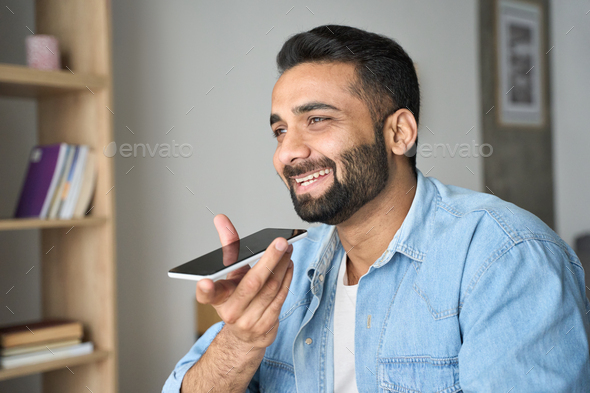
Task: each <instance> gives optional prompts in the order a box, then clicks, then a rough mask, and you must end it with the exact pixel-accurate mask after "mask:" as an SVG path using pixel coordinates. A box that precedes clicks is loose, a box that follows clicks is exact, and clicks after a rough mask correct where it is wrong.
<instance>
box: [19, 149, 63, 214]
mask: <svg viewBox="0 0 590 393" xmlns="http://www.w3.org/2000/svg"><path fill="white" fill-rule="evenodd" d="M66 148H67V144H65V143H57V144H55V145H45V146H35V147H34V148H33V149H32V150H31V154H30V157H29V169H28V170H27V177H26V178H25V182H24V183H23V188H22V190H21V194H20V199H19V202H18V207H17V208H16V212H15V214H14V216H15V217H16V218H23V217H37V218H45V217H46V216H47V211H48V209H49V204H50V202H51V197H52V196H53V192H54V191H55V187H56V185H57V183H58V181H59V177H60V174H61V167H62V166H63V162H64V158H65V154H66V152H67V149H66Z"/></svg>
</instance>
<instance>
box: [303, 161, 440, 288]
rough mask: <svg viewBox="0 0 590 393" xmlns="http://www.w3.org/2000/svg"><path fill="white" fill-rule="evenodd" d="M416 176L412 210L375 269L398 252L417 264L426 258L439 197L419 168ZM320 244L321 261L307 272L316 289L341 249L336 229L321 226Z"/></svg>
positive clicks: (319, 255) (332, 226) (311, 265)
mask: <svg viewBox="0 0 590 393" xmlns="http://www.w3.org/2000/svg"><path fill="white" fill-rule="evenodd" d="M416 172H417V174H418V179H417V183H416V194H415V195H414V200H413V201H412V205H411V206H410V210H409V211H408V214H407V215H406V217H405V218H404V221H403V222H402V225H401V227H400V228H399V229H398V231H397V232H396V234H395V236H394V237H393V239H392V240H391V242H390V243H389V246H388V247H387V249H386V250H385V252H384V253H383V254H382V255H381V257H379V259H377V261H375V263H374V264H373V267H376V268H378V267H381V266H383V265H384V264H386V263H387V262H389V260H390V259H391V257H392V256H393V254H395V253H396V252H399V253H401V254H404V255H406V256H407V257H408V258H411V259H413V260H415V261H417V262H422V261H423V260H424V257H425V256H426V247H427V245H428V239H429V237H430V234H431V232H432V228H433V225H434V216H435V212H436V205H437V203H438V200H439V199H440V195H439V194H438V191H437V188H436V186H435V185H434V184H433V182H432V181H431V180H430V179H429V178H427V177H425V176H424V175H423V174H422V172H421V171H420V170H419V169H417V168H416ZM318 240H321V242H322V243H321V246H320V247H319V252H318V253H317V254H316V255H318V257H317V258H316V259H315V260H314V261H313V262H312V263H311V264H310V265H309V267H308V269H307V277H308V278H309V279H310V281H311V282H312V283H316V284H314V285H319V284H318V283H317V280H316V279H315V278H316V277H317V276H319V275H320V274H321V275H323V276H325V275H326V274H327V272H326V270H327V269H330V268H329V267H328V266H330V265H331V264H332V260H333V259H334V253H335V251H336V249H337V248H338V247H342V244H341V243H340V238H339V237H338V231H336V226H334V225H326V224H322V225H321V230H320V234H319V239H318ZM312 289H314V288H312Z"/></svg>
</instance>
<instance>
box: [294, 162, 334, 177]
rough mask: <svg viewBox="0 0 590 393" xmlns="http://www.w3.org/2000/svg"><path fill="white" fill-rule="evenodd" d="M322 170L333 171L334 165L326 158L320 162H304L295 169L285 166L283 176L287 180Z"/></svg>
mask: <svg viewBox="0 0 590 393" xmlns="http://www.w3.org/2000/svg"><path fill="white" fill-rule="evenodd" d="M324 168H330V169H332V170H335V169H336V163H335V162H334V161H333V160H331V159H329V158H328V157H325V158H324V159H322V160H318V161H310V162H306V163H303V164H301V165H298V166H296V167H292V166H288V165H285V167H284V168H283V176H285V178H287V179H289V178H291V177H294V176H299V175H302V174H304V173H307V172H311V171H315V170H320V169H324Z"/></svg>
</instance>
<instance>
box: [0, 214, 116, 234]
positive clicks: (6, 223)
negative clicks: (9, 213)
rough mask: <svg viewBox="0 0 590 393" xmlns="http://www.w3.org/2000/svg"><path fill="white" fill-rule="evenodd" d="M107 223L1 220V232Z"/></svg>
mask: <svg viewBox="0 0 590 393" xmlns="http://www.w3.org/2000/svg"><path fill="white" fill-rule="evenodd" d="M106 221H107V218H106V217H92V216H90V217H88V218H75V219H72V220H49V219H48V220H40V219H37V218H10V219H4V220H1V219H0V231H14V230H19V229H43V228H70V227H84V226H89V225H100V224H104V223H105V222H106Z"/></svg>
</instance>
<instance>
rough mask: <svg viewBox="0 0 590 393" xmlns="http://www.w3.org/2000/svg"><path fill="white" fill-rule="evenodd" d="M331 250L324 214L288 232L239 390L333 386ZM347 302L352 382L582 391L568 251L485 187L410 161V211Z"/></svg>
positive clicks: (193, 356) (332, 232)
mask: <svg viewBox="0 0 590 393" xmlns="http://www.w3.org/2000/svg"><path fill="white" fill-rule="evenodd" d="M383 214H386V213H385V212H383ZM344 252H345V250H344V249H343V246H342V244H341V242H340V239H339V237H338V232H337V231H336V229H335V226H329V225H320V226H317V227H311V228H309V229H308V236H307V237H306V238H305V239H302V240H300V241H298V242H296V243H294V247H293V254H292V257H291V259H292V260H293V262H294V266H295V267H294V275H293V279H292V283H291V286H290V293H289V295H288V296H287V299H286V301H285V303H284V305H283V308H282V311H281V314H280V316H279V325H278V327H277V329H278V332H277V337H276V340H275V341H274V343H273V344H272V345H270V346H269V347H268V348H267V349H266V353H265V356H264V358H263V360H262V363H261V364H260V367H259V368H258V370H257V371H256V373H255V374H254V377H253V378H252V380H251V382H250V384H249V386H248V389H247V391H248V392H281V393H290V392H299V393H310V392H332V391H333V389H334V347H333V342H334V341H333V339H334V337H333V334H332V331H333V310H334V297H335V292H336V278H337V276H338V268H339V264H340V262H341V261H342V259H343V256H344ZM356 305H357V306H356V322H355V348H356V350H355V353H354V357H355V368H356V381H357V387H358V391H359V392H360V393H362V392H403V393H419V392H422V393H426V392H428V393H431V392H437V393H453V392H461V391H462V392H478V393H482V392H504V393H505V392H512V393H516V392H521V393H522V392H590V362H589V350H588V339H587V331H588V329H589V315H588V313H589V312H590V302H589V301H588V299H587V297H586V287H585V283H584V270H583V268H582V266H581V264H580V261H579V259H578V258H577V257H576V255H575V253H574V252H573V250H572V249H571V248H570V247H569V246H568V245H567V244H566V243H565V242H564V241H563V240H562V239H560V238H559V237H558V236H557V235H556V234H555V232H553V231H552V230H551V229H550V228H549V227H548V226H547V225H545V224H544V223H543V222H542V221H541V220H540V219H538V218H537V217H536V216H534V215H533V214H531V213H529V212H527V211H525V210H523V209H520V208H518V207H517V206H515V205H514V204H511V203H508V202H505V201H503V200H501V199H499V198H497V197H495V196H493V195H490V194H485V193H479V192H474V191H471V190H467V189H464V188H460V187H456V186H450V185H444V184H442V183H441V182H440V181H438V180H437V179H435V178H432V177H430V178H429V177H424V176H423V174H422V173H421V172H420V171H418V182H417V186H416V194H415V197H414V200H413V202H412V205H411V207H410V210H409V212H408V214H407V216H406V217H405V219H404V221H403V223H402V225H401V227H400V228H399V229H398V231H397V233H396V234H395V236H394V237H393V239H392V240H391V242H390V243H389V246H388V247H387V249H386V250H385V252H384V253H383V254H382V255H381V257H379V259H377V260H376V261H375V263H374V264H373V265H372V266H371V267H370V268H369V270H368V272H367V273H366V274H365V275H364V276H363V277H362V278H361V279H360V281H359V283H358V293H357V303H356ZM222 326H223V322H220V323H218V324H215V325H213V326H212V327H211V328H210V329H209V330H208V331H207V332H206V333H205V334H204V335H203V336H202V337H201V338H199V340H197V342H196V343H195V344H194V345H193V347H192V348H191V349H190V351H189V352H188V353H187V354H186V355H185V356H184V357H183V358H182V359H180V361H179V362H178V363H177V364H176V367H175V368H174V370H173V371H172V373H171V374H170V376H169V377H168V379H167V380H166V382H165V385H164V387H163V390H162V391H163V392H165V393H166V392H179V390H180V386H181V383H182V379H183V377H184V375H185V373H186V372H187V370H188V369H189V368H191V367H192V366H193V364H194V363H195V362H196V361H197V360H199V358H200V357H201V356H202V354H203V353H204V352H205V350H206V349H207V347H208V346H209V344H210V343H211V341H212V340H213V339H214V338H215V336H216V334H217V333H218V332H219V331H220V330H221V328H222ZM226 366H227V368H228V370H229V369H230V368H231V367H232V365H231V364H227V365H226ZM213 391H214V390H213Z"/></svg>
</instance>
